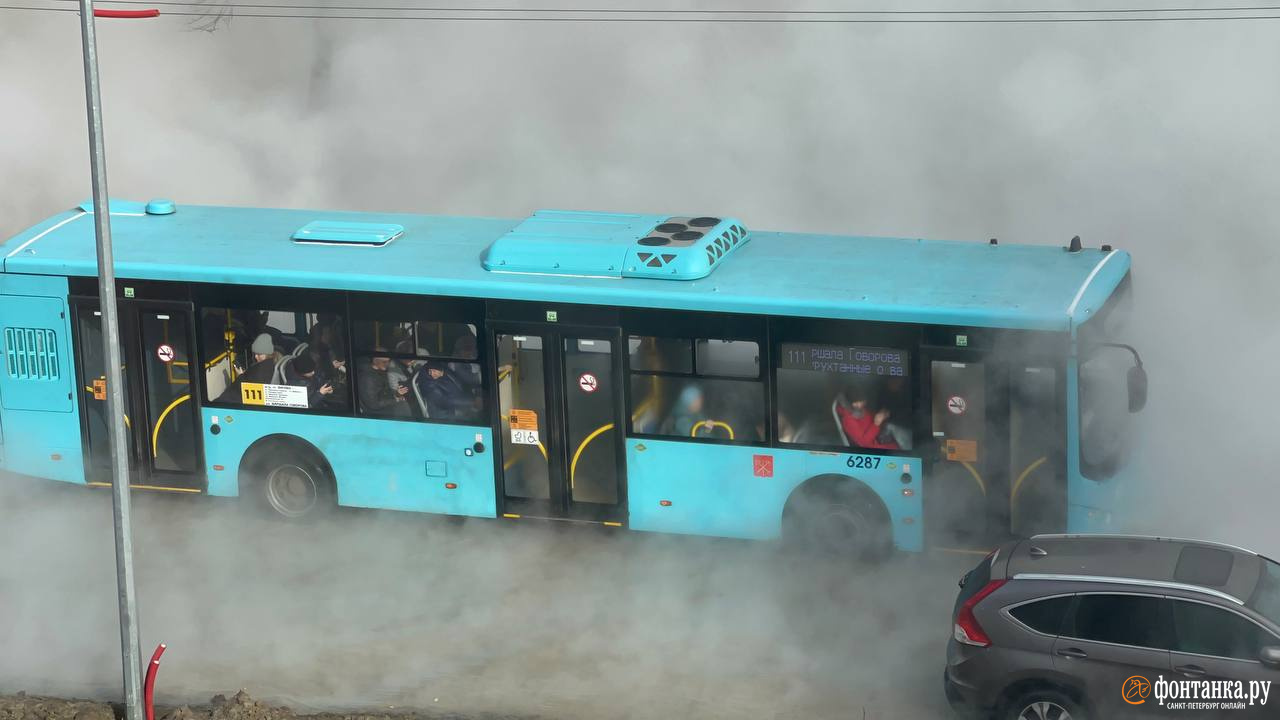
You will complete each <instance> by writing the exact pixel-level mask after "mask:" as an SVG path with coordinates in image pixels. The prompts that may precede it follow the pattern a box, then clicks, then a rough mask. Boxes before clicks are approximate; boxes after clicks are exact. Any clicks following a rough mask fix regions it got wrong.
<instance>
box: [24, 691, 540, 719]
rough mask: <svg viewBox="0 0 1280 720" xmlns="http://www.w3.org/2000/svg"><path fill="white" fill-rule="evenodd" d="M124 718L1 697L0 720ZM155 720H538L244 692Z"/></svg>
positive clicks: (92, 705) (98, 707)
mask: <svg viewBox="0 0 1280 720" xmlns="http://www.w3.org/2000/svg"><path fill="white" fill-rule="evenodd" d="M124 717H125V711H124V706H122V705H119V704H109V703H104V702H94V701H91V700H63V699H60V698H50V697H41V696H38V695H27V694H26V693H24V692H19V693H17V694H15V695H0V720H124ZM156 717H157V718H158V719H159V720H517V718H519V720H537V718H535V717H534V716H512V715H493V714H482V715H466V716H462V715H458V714H455V713H434V712H428V711H395V712H387V713H381V714H373V713H359V714H342V713H321V714H315V715H299V714H297V713H295V712H294V711H293V710H292V709H290V708H288V707H284V706H277V705H270V704H267V703H264V702H259V701H257V700H254V699H253V698H252V697H250V696H249V693H247V692H245V691H243V690H241V691H240V692H238V693H236V694H234V695H232V696H231V697H227V696H225V695H214V696H213V698H212V699H210V700H209V702H208V704H205V705H180V706H177V707H163V706H158V707H157V708H156Z"/></svg>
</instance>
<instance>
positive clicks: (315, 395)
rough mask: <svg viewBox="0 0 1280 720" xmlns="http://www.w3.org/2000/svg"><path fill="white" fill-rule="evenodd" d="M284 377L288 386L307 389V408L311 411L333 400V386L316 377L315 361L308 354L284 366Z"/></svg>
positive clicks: (299, 356) (303, 354)
mask: <svg viewBox="0 0 1280 720" xmlns="http://www.w3.org/2000/svg"><path fill="white" fill-rule="evenodd" d="M284 376H285V377H284V381H285V382H286V383H288V384H289V385H293V386H294V387H305V388H306V389H307V407H309V408H311V409H313V410H314V409H316V408H319V407H324V406H325V405H328V404H330V402H331V401H332V400H333V384H332V383H330V382H328V381H326V380H322V379H321V378H319V377H318V376H316V361H315V360H314V359H313V358H312V357H311V355H310V354H308V353H302V354H301V355H298V356H297V357H295V358H294V359H293V360H291V361H289V363H288V364H287V365H285V368H284Z"/></svg>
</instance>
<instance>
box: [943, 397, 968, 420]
mask: <svg viewBox="0 0 1280 720" xmlns="http://www.w3.org/2000/svg"><path fill="white" fill-rule="evenodd" d="M966 408H968V405H967V404H966V403H965V401H964V398H962V397H960V396H959V395H952V396H951V397H949V398H947V410H950V411H951V414H952V415H963V414H964V411H965V409H966Z"/></svg>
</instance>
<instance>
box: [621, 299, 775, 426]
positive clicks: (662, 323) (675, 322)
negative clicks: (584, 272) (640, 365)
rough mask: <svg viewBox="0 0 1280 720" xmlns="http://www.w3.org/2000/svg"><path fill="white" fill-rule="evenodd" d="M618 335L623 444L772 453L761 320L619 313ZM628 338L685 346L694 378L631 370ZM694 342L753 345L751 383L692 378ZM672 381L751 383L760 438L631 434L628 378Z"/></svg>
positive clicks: (765, 334)
mask: <svg viewBox="0 0 1280 720" xmlns="http://www.w3.org/2000/svg"><path fill="white" fill-rule="evenodd" d="M620 324H621V330H622V343H623V345H622V352H621V353H620V354H621V355H622V367H623V373H624V375H625V382H624V383H623V390H624V402H625V403H626V413H625V414H626V421H627V432H626V436H627V437H628V438H637V439H645V440H655V441H656V440H670V441H673V442H687V443H699V444H706V445H732V446H741V447H762V448H763V447H771V446H772V445H771V443H772V439H773V437H774V429H773V422H772V420H771V418H772V416H773V405H772V397H773V388H772V384H771V376H772V373H771V372H770V371H769V368H771V367H772V365H773V359H772V357H771V356H770V352H771V350H770V340H769V322H768V318H767V317H765V316H763V315H731V314H721V313H706V312H695V311H681V310H636V309H624V312H623V313H622V317H621V318H620ZM633 336H639V337H658V338H668V339H677V340H688V341H689V351H690V353H692V355H693V356H692V357H691V358H690V364H691V366H692V367H693V372H689V373H683V372H669V371H656V370H632V369H631V352H630V340H631V338H632V337H633ZM697 340H732V341H734V342H754V343H755V344H756V348H757V350H758V351H759V362H758V367H757V370H756V376H755V377H744V376H741V375H732V376H726V375H702V374H699V373H698V372H697V370H698V368H697V342H696V341H697ZM636 376H640V377H671V378H680V379H689V378H699V379H704V380H718V381H724V380H727V381H733V382H739V383H743V384H746V383H754V384H756V385H757V386H758V387H759V389H760V391H761V392H763V395H762V397H761V410H762V412H763V413H764V437H763V438H761V439H760V440H730V439H728V438H714V437H687V438H686V437H679V436H677V435H665V434H662V433H641V432H636V430H635V424H634V422H633V418H632V415H633V412H634V408H635V399H634V398H633V397H632V388H631V385H632V382H631V380H632V378H633V377H636Z"/></svg>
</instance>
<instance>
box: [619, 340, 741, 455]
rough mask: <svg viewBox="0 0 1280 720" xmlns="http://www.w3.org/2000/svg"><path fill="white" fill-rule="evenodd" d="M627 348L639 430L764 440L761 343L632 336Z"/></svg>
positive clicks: (635, 427) (678, 435)
mask: <svg viewBox="0 0 1280 720" xmlns="http://www.w3.org/2000/svg"><path fill="white" fill-rule="evenodd" d="M628 346H629V349H630V358H631V402H632V412H631V426H632V429H633V430H634V431H635V432H637V433H643V434H649V435H665V436H668V437H674V438H679V439H685V440H697V439H714V440H730V441H734V442H762V441H763V440H764V437H765V412H764V383H763V382H762V381H761V379H760V349H759V347H760V346H759V345H758V344H757V343H755V342H754V341H750V340H706V339H700V340H696V341H693V340H688V339H676V338H657V337H651V336H644V337H637V336H631V337H630V338H629V339H628ZM695 348H696V352H695Z"/></svg>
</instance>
